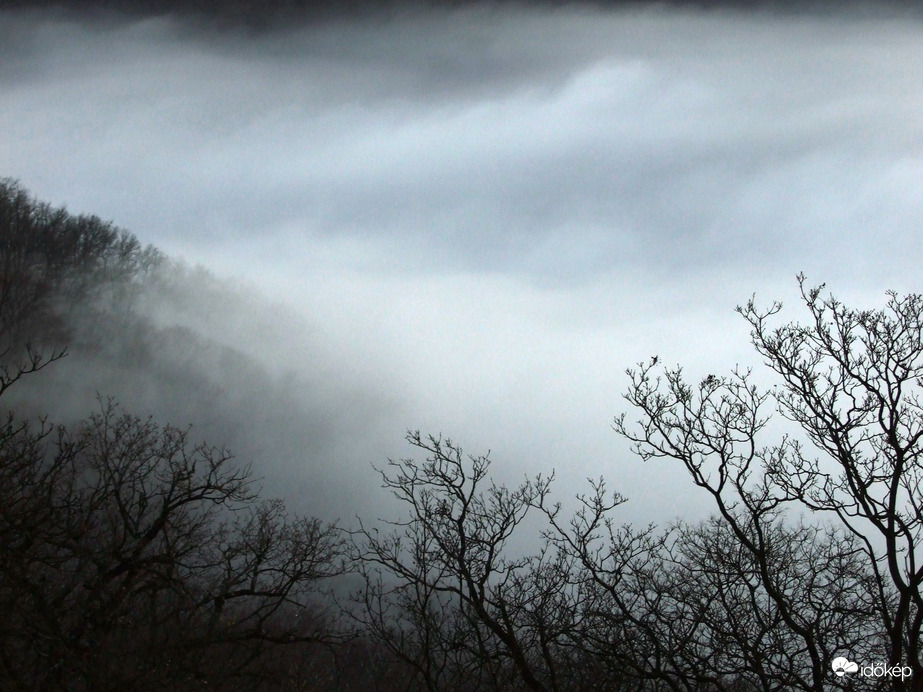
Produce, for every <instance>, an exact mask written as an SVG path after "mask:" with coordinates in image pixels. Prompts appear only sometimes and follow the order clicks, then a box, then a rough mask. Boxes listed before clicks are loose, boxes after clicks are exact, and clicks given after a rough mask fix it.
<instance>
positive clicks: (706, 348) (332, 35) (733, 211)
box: [0, 8, 923, 505]
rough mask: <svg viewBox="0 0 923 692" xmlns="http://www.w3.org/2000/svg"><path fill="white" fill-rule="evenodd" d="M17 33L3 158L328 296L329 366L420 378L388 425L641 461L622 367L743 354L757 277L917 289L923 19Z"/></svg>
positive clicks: (266, 283) (737, 18)
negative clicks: (623, 410)
mask: <svg viewBox="0 0 923 692" xmlns="http://www.w3.org/2000/svg"><path fill="white" fill-rule="evenodd" d="M0 32H2V35H3V36H14V37H16V40H15V41H14V42H12V43H10V44H6V47H5V48H2V49H0V50H3V51H5V53H4V54H5V55H6V56H9V57H11V59H10V60H6V59H4V60H0V84H2V89H3V97H2V98H0V128H2V131H3V132H4V133H5V136H4V137H3V138H0V167H2V173H3V174H4V175H13V176H16V177H19V178H20V179H21V180H22V182H23V184H24V185H26V186H27V187H29V188H30V189H32V190H33V191H34V192H35V193H36V194H38V195H39V196H41V197H43V198H47V199H49V200H51V201H54V202H57V203H61V202H65V203H67V204H68V205H69V206H70V208H71V209H73V210H75V211H88V212H92V213H97V214H100V215H102V216H104V217H106V218H112V219H114V220H115V221H116V222H117V223H119V224H120V225H122V226H125V227H127V228H129V229H131V230H133V231H134V232H136V233H138V234H139V235H140V236H141V237H142V238H143V239H144V240H145V241H150V242H154V243H156V244H158V245H159V246H161V247H163V248H164V249H165V250H167V251H168V252H175V253H179V254H183V255H185V256H186V257H188V258H189V259H191V260H193V261H196V262H202V263H205V264H207V265H209V266H211V267H214V268H215V269H217V270H219V271H224V272H230V273H234V274H239V275H243V276H246V277H247V278H248V279H249V280H251V281H253V282H254V283H256V284H257V285H259V286H261V287H262V288H263V289H264V290H266V291H267V292H270V293H272V294H273V295H275V296H276V297H281V298H284V299H285V300H287V301H288V302H289V303H291V304H292V305H294V306H296V308H297V309H299V310H302V311H303V312H305V313H306V314H307V315H308V316H309V319H310V320H312V321H314V322H316V323H317V325H319V326H318V333H319V334H320V335H321V336H320V337H319V338H323V339H327V347H326V348H327V351H326V352H327V353H328V354H329V357H330V358H333V359H336V358H339V359H341V361H342V362H338V364H337V365H336V368H346V369H349V368H350V367H351V365H350V364H351V363H357V364H362V377H367V378H369V381H370V384H369V387H370V391H371V390H375V391H376V392H377V391H379V389H378V387H377V384H376V385H375V386H372V384H371V380H373V379H375V378H376V377H381V379H382V381H384V380H387V381H388V386H389V387H394V388H395V389H394V391H393V393H394V402H392V403H391V404H388V406H389V407H390V409H389V413H388V414H387V415H388V416H390V420H391V421H393V425H394V430H393V437H392V438H390V439H389V440H388V441H387V442H381V444H380V445H378V443H377V441H376V440H365V441H364V442H363V444H364V445H365V447H363V449H364V450H365V451H363V454H364V453H366V452H368V451H369V450H371V449H377V448H379V447H380V448H381V449H387V450H388V452H389V453H391V452H393V450H394V449H395V447H394V444H393V441H394V440H395V439H397V438H398V437H399V433H400V430H401V429H402V428H403V427H406V426H420V427H424V428H430V429H432V428H439V429H445V430H447V431H448V432H452V433H453V434H455V435H457V436H459V437H462V438H464V437H465V436H468V437H470V438H471V439H472V442H471V444H472V445H474V446H478V445H483V446H485V447H486V446H492V447H495V448H497V447H498V440H500V441H501V442H500V445H501V449H502V450H504V451H505V452H508V454H509V456H511V457H516V458H518V459H519V461H518V462H517V464H518V466H516V468H517V469H518V468H520V467H527V468H535V467H538V468H544V469H547V468H548V467H550V466H556V465H557V466H560V465H562V464H565V465H569V466H570V467H572V468H573V469H574V470H575V471H574V472H575V474H576V476H577V477H579V476H580V475H587V474H586V473H583V472H584V471H587V472H590V473H593V472H594V471H595V472H597V473H598V470H599V469H601V468H604V467H607V464H610V463H612V459H614V458H616V457H620V458H621V459H623V460H624V461H623V462H620V463H624V464H629V463H630V461H627V460H626V459H627V455H625V453H624V450H622V451H615V450H616V449H618V447H617V443H616V441H615V440H614V439H613V437H612V434H611V432H610V431H609V430H608V428H607V427H606V424H607V420H608V419H609V417H610V416H611V415H613V414H615V413H617V412H618V410H620V407H621V403H620V401H619V398H618V392H619V390H620V387H622V386H623V380H622V378H621V377H620V376H619V373H620V372H621V371H622V369H623V368H624V367H626V366H628V365H631V364H632V363H634V362H635V361H637V360H638V359H641V358H645V357H647V356H649V355H651V354H652V353H655V352H656V353H661V354H662V355H664V356H665V357H667V359H668V360H669V361H671V362H672V361H675V360H682V361H692V362H693V363H694V364H695V365H697V366H699V367H702V368H706V367H712V366H713V365H714V364H717V365H718V366H721V365H724V366H725V367H730V366H731V365H733V363H734V362H735V361H736V360H737V359H739V358H744V357H746V349H745V339H746V334H745V332H744V331H743V330H742V329H740V328H739V325H736V323H735V322H734V320H733V316H732V315H731V308H732V307H733V305H734V304H735V303H737V302H740V301H743V300H746V298H747V297H748V296H749V295H750V294H751V293H752V292H754V291H756V292H758V293H759V294H760V295H761V296H764V297H765V298H767V299H769V298H773V297H777V296H780V297H786V298H788V297H790V296H791V288H792V283H793V282H792V277H793V276H794V274H795V273H796V272H798V271H800V270H804V271H806V272H807V273H808V274H809V275H810V276H811V278H812V279H816V280H817V281H823V280H827V281H829V282H830V283H831V286H832V287H833V288H834V289H836V290H837V291H838V292H839V293H842V294H844V296H847V297H853V298H856V299H861V300H864V301H867V302H868V301H872V302H875V301H879V300H880V298H881V295H882V293H881V292H882V291H883V290H884V289H885V288H887V287H893V288H896V289H897V290H900V291H909V290H914V289H916V288H918V284H919V278H918V276H919V273H918V269H917V265H918V259H919V257H920V256H921V249H923V248H921V243H923V240H921V239H923V234H920V233H919V219H921V218H923V193H921V192H920V190H921V189H923V186H921V182H923V119H921V118H920V117H919V113H920V112H923V84H921V82H920V79H919V75H918V71H917V70H916V69H915V66H918V65H921V64H923V40H921V39H923V25H921V23H920V22H919V21H918V20H916V19H907V18H903V19H899V18H889V17H876V16H861V15H860V14H856V15H851V16H845V15H844V16H825V17H807V16H802V17H773V16H769V15H766V14H758V15H747V14H744V13H733V12H711V13H709V12H693V11H689V12H682V11H677V10H652V11H645V12H641V11H620V12H618V11H616V12H602V11H598V10H590V9H580V8H567V9H560V10H555V11H546V10H543V11H527V10H525V9H520V10H503V11H500V10H487V9H483V8H473V9H468V10H464V11H458V12H420V13H406V14H398V15H397V16H395V17H393V18H392V19H390V20H389V21H362V22H358V21H357V22H349V21H340V22H330V23H324V24H319V25H313V26H308V27H301V28H293V29H291V30H290V31H287V32H277V33H270V34H262V35H260V36H256V37H246V36H241V35H238V36H234V37H228V36H221V35H215V34H206V33H201V32H199V33H196V32H195V31H192V30H188V29H186V28H184V27H183V26H181V25H178V24H175V23H171V22H170V21H162V20H158V21H147V22H139V23H134V24H110V25H108V26H91V25H78V24H64V23H61V22H59V21H52V20H43V19H41V18H36V17H33V16H26V15H14V14H9V13H7V14H0ZM0 44H2V42H0ZM735 325H736V326H737V327H738V328H737V329H736V331H731V332H730V333H729V331H728V330H733V329H734V327H735ZM254 350H255V351H256V350H259V349H257V348H256V347H254ZM269 350H270V351H271V349H269ZM266 360H267V361H269V360H271V357H270V356H268V355H267V357H266ZM315 365H316V364H300V365H298V366H297V367H298V368H303V369H304V370H305V371H309V370H310V368H311V367H314V366H315ZM357 367H358V366H357ZM336 368H334V370H336ZM376 396H377V395H376ZM369 400H370V401H371V400H375V401H378V400H377V399H375V398H374V397H372V396H371V395H370V398H369ZM376 405H377V404H376ZM343 415H345V414H343V413H342V412H341V411H338V412H337V413H336V416H339V417H340V418H342V416H343ZM359 418H361V417H359ZM359 418H357V421H358V420H359ZM369 419H370V418H369ZM376 425H378V423H376ZM334 427H335V426H334ZM346 427H349V426H346ZM552 431H553V432H552ZM330 435H331V436H332V437H331V439H332V442H331V444H332V445H333V446H334V447H336V448H337V449H346V448H348V447H349V445H350V444H352V442H350V441H349V439H348V438H349V435H348V434H347V433H344V432H342V430H336V431H331V432H330ZM357 436H361V433H357ZM334 438H335V439H334ZM549 450H551V451H549ZM554 450H557V451H554ZM357 454H358V453H357ZM354 456H355V455H354ZM381 456H383V455H381ZM378 458H379V460H380V458H381V457H378ZM543 459H547V460H548V461H547V462H543V461H542V460H543ZM374 460H375V459H370V461H374ZM625 468H626V469H627V468H628V467H625ZM620 473H621V476H622V477H623V478H624V480H625V481H626V482H627V483H629V484H630V483H633V482H635V480H636V481H637V487H645V485H644V484H645V483H650V482H656V481H652V478H653V476H651V475H650V474H649V472H648V471H647V470H643V469H637V470H636V469H634V467H632V469H631V470H625V471H623V472H620ZM594 475H595V473H594ZM632 479H635V480H632ZM627 492H628V494H629V495H631V494H632V492H631V489H630V488H629V489H628V490H627ZM650 503H651V504H652V505H657V504H658V503H657V502H656V501H654V500H651V501H650Z"/></svg>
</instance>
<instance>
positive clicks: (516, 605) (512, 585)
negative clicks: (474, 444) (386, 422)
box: [354, 432, 568, 690]
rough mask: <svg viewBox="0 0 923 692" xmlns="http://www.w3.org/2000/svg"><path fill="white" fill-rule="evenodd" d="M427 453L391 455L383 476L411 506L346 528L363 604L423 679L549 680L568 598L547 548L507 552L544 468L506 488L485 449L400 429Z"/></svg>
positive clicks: (541, 487)
mask: <svg viewBox="0 0 923 692" xmlns="http://www.w3.org/2000/svg"><path fill="white" fill-rule="evenodd" d="M408 441H409V442H410V444H411V445H413V446H414V447H416V448H418V449H420V450H422V451H423V452H425V453H426V454H427V455H428V456H427V458H426V459H425V460H424V461H416V460H414V459H403V460H400V461H391V462H390V463H389V466H388V468H387V469H386V470H383V471H381V475H382V479H383V482H384V487H386V488H388V489H390V490H391V491H392V492H393V493H394V495H395V496H396V497H397V499H398V500H400V501H401V502H402V503H404V504H405V506H406V507H407V508H408V510H409V516H408V517H407V518H406V519H404V520H399V521H394V522H391V523H390V525H391V527H393V529H394V530H393V531H389V532H386V533H380V532H379V531H378V530H376V529H374V528H367V527H365V526H362V527H361V528H360V529H359V530H358V531H356V532H355V534H354V540H355V545H356V558H357V562H358V564H359V565H360V569H361V570H362V571H363V573H364V575H365V577H366V580H365V582H366V583H365V587H364V589H363V590H362V591H361V592H360V594H359V596H358V599H357V600H358V601H359V603H360V605H361V608H360V611H359V613H360V614H359V616H358V617H360V618H362V619H363V620H364V622H365V623H367V625H368V626H370V627H371V628H372V630H373V631H374V632H376V633H377V634H378V635H379V636H381V637H383V638H384V640H385V641H386V642H388V645H389V646H390V648H391V649H392V651H394V652H395V653H396V654H397V655H398V656H400V657H401V658H403V659H404V660H405V661H406V662H407V663H409V664H410V665H412V666H413V668H414V669H415V670H416V671H417V674H418V679H419V680H420V681H421V682H422V684H423V686H425V687H426V688H427V689H432V690H436V689H446V688H447V687H449V686H450V687H452V688H455V689H482V688H486V689H510V688H516V687H521V686H525V687H526V688H528V689H536V690H545V689H557V688H558V684H557V682H556V671H555V664H556V661H557V657H556V656H555V655H554V651H553V649H555V648H556V647H557V645H558V641H559V638H560V634H561V633H562V631H563V629H564V628H563V627H562V624H561V622H560V621H559V620H560V618H561V617H562V616H564V615H566V614H567V612H568V611H567V610H566V609H564V608H561V607H559V606H560V605H561V604H559V603H552V602H551V600H553V597H554V595H555V594H560V593H561V591H560V589H559V587H560V586H561V585H562V584H561V582H560V580H558V581H556V575H560V574H561V573H562V572H560V571H559V570H556V567H555V564H554V559H555V558H554V557H553V556H552V555H550V554H548V553H542V554H540V555H537V556H523V557H514V556H511V555H509V554H507V551H508V550H510V546H509V541H510V538H511V536H512V535H513V533H514V531H515V530H516V528H517V527H518V526H520V525H521V524H522V522H523V520H524V519H525V517H526V515H527V513H528V512H529V510H530V509H531V508H532V507H535V506H537V505H539V504H540V503H541V502H542V498H543V497H544V496H545V495H546V494H547V493H548V491H549V487H550V479H546V478H541V477H537V478H535V479H533V480H526V481H524V482H523V483H522V484H521V485H519V486H518V487H516V488H515V489H513V490H510V489H508V488H506V487H505V486H498V485H496V484H494V483H493V482H491V481H490V480H489V478H488V469H489V459H488V457H487V456H477V457H474V456H468V457H466V456H465V455H464V453H463V452H462V449H461V448H460V447H459V446H457V445H456V444H454V443H453V442H452V441H451V440H442V439H441V438H435V437H428V438H424V437H423V436H421V435H420V433H419V432H413V433H410V434H408Z"/></svg>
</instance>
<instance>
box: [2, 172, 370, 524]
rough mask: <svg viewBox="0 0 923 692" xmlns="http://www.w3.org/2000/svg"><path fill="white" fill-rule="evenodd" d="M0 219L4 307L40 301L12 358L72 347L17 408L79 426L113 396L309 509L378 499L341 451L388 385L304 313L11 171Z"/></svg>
mask: <svg viewBox="0 0 923 692" xmlns="http://www.w3.org/2000/svg"><path fill="white" fill-rule="evenodd" d="M13 219H19V223H20V225H19V226H17V225H15V224H14V222H13ZM0 224H2V226H3V228H4V229H5V230H4V238H3V248H2V254H3V257H4V261H5V266H6V269H5V272H4V282H5V286H6V287H7V289H6V292H5V298H6V299H7V300H5V305H11V304H15V303H16V302H17V300H19V301H21V300H25V299H23V298H21V296H23V295H28V296H30V299H29V301H28V302H27V303H26V304H25V305H24V306H23V310H22V311H21V313H17V314H15V315H14V314H12V313H11V312H10V310H9V309H5V310H4V314H3V318H4V319H3V325H2V326H3V332H4V336H5V338H6V339H7V340H11V341H12V342H13V343H10V346H9V354H10V355H12V356H15V355H16V354H17V352H18V351H17V343H20V344H21V343H28V344H30V345H32V346H33V347H34V348H36V349H39V350H40V351H44V352H45V353H51V352H54V351H55V350H61V349H66V350H67V356H66V357H65V358H63V359H62V360H60V361H59V362H56V363H53V364H52V365H51V366H49V367H48V368H46V369H44V370H43V371H41V372H39V373H36V374H34V375H33V376H31V377H28V378H25V379H24V380H23V381H22V382H20V383H17V386H15V387H13V388H11V389H10V390H9V392H8V393H7V394H6V395H5V396H4V400H3V405H4V407H5V408H6V409H8V410H13V411H15V412H16V413H17V414H19V415H20V416H26V417H38V416H47V417H49V418H50V419H51V420H53V421H55V422H56V423H63V424H73V423H74V422H76V421H78V420H80V419H83V418H84V417H85V416H87V415H88V414H89V413H91V412H93V411H94V410H96V411H98V410H99V409H100V404H101V402H100V399H101V400H102V402H103V403H104V402H105V401H106V400H107V399H108V398H110V397H111V398H113V399H115V400H116V401H117V402H118V403H119V404H120V405H121V406H122V408H124V409H125V410H129V411H131V412H133V413H135V414H137V415H141V416H153V417H154V418H155V419H156V420H158V421H165V422H171V423H173V424H175V425H178V426H186V425H191V426H192V438H193V439H195V440H199V441H206V442H208V443H211V444H216V445H221V446H225V447H227V448H229V449H230V450H232V452H233V453H234V454H235V455H236V456H237V457H238V458H240V459H241V461H243V462H247V463H250V462H252V463H253V464H254V470H255V472H256V473H257V475H258V476H259V477H261V478H264V485H265V491H266V493H267V494H268V495H282V494H284V495H286V496H287V497H288V498H289V500H290V502H291V503H292V505H293V506H295V507H298V508H300V509H301V510H302V511H310V512H313V513H315V514H318V515H323V516H328V517H331V518H336V515H337V514H339V513H342V512H343V510H344V508H345V507H348V506H359V505H361V504H363V503H365V502H367V501H368V498H367V497H363V496H362V494H361V491H362V490H364V488H362V487H361V486H356V485H355V484H351V483H347V482H346V479H347V478H348V477H349V475H350V473H351V472H350V470H349V465H350V464H356V466H355V467H353V469H352V472H353V473H355V472H360V473H361V472H365V471H366V469H367V465H368V463H369V461H370V459H369V458H363V459H356V458H354V457H350V455H349V454H348V453H347V454H345V455H344V453H343V451H342V450H341V449H338V448H337V446H336V440H338V439H339V438H341V437H343V436H346V435H348V434H349V433H350V432H351V431H352V430H356V429H363V430H374V429H375V427H376V425H377V424H378V422H377V420H376V418H377V415H378V411H379V409H380V407H382V406H384V405H385V402H386V401H387V393H386V392H379V393H377V398H376V393H373V392H370V390H369V388H368V387H367V386H364V385H362V384H361V383H359V382H356V381H355V379H354V378H353V377H352V375H351V373H350V372H348V371H340V372H337V371H336V368H337V361H336V359H335V358H333V356H332V354H329V353H324V352H323V349H322V348H321V347H319V346H318V344H317V342H316V339H315V338H314V337H313V335H312V333H311V330H310V328H309V327H308V326H307V324H306V323H305V321H304V319H303V318H302V317H300V316H297V315H296V314H294V313H293V312H292V311H291V310H290V309H288V308H286V307H285V306H283V305H280V304H278V303H273V302H272V301H270V300H268V299H266V298H265V297H263V296H262V295H261V294H260V293H259V291H258V289H256V288H255V287H253V286H247V285H246V284H241V283H239V282H232V281H230V280H227V279H225V280H222V279H218V278H216V277H215V276H214V275H212V274H210V273H209V272H208V271H207V270H206V269H204V268H202V267H196V268H192V267H188V266H186V265H185V264H183V263H181V262H178V261H176V260H173V259H171V258H169V257H167V256H165V255H164V254H162V253H161V252H159V251H157V250H156V249H155V248H153V247H151V246H148V247H146V248H145V247H144V246H142V245H141V243H140V242H139V241H138V240H137V239H136V238H135V237H134V236H133V235H131V234H130V233H128V232H127V231H123V230H120V229H118V228H117V227H114V226H113V225H112V224H111V223H108V222H104V221H102V220H100V219H99V218H97V217H92V216H74V215H71V214H69V213H68V212H67V211H66V210H64V209H61V208H52V207H50V206H49V205H47V204H43V203H42V202H40V201H38V200H35V199H33V198H32V197H31V196H30V195H29V194H28V192H27V191H26V190H24V189H23V188H22V187H21V186H19V185H18V184H17V183H16V182H15V181H13V180H9V179H7V180H4V181H2V185H0ZM71 248H74V249H73V250H71ZM30 267H31V269H29V268H30ZM23 272H38V276H41V277H43V280H42V283H41V284H32V283H30V280H28V279H26V278H25V277H27V276H32V275H33V274H28V273H26V274H23ZM36 280H37V279H36ZM33 285H35V286H37V287H39V288H40V289H41V290H39V288H35V289H30V286H33ZM357 490H358V491H359V494H356V491H357ZM354 503H355V504H354Z"/></svg>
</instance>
